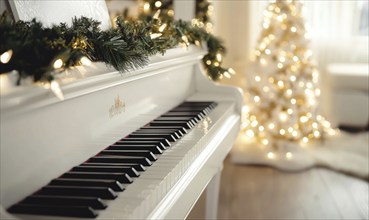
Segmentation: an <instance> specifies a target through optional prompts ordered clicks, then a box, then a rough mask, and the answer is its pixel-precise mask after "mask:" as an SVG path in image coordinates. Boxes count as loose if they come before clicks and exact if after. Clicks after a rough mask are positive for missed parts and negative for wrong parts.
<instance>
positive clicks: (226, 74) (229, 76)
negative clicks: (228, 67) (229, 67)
mask: <svg viewBox="0 0 369 220" xmlns="http://www.w3.org/2000/svg"><path fill="white" fill-rule="evenodd" d="M223 75H224V76H225V77H226V78H228V79H230V78H231V77H232V76H231V75H230V74H229V73H228V72H227V71H224V73H223Z"/></svg>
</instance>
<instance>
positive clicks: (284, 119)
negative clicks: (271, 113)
mask: <svg viewBox="0 0 369 220" xmlns="http://www.w3.org/2000/svg"><path fill="white" fill-rule="evenodd" d="M287 118H288V115H287V113H286V112H281V113H279V119H280V120H281V121H287Z"/></svg>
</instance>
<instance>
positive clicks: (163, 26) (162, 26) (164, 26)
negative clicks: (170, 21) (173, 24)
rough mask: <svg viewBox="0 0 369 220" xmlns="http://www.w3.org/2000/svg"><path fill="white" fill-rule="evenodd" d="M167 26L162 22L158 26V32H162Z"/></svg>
mask: <svg viewBox="0 0 369 220" xmlns="http://www.w3.org/2000/svg"><path fill="white" fill-rule="evenodd" d="M166 27H167V23H164V24H162V25H161V26H160V28H159V31H160V32H163V31H164V29H165V28H166Z"/></svg>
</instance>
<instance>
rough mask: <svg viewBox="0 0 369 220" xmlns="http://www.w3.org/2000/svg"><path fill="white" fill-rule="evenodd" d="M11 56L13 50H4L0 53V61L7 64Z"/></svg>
mask: <svg viewBox="0 0 369 220" xmlns="http://www.w3.org/2000/svg"><path fill="white" fill-rule="evenodd" d="M12 56H13V50H8V51H5V52H4V53H3V54H1V55H0V62H1V63H3V64H7V63H8V62H9V61H10V59H11V58H12Z"/></svg>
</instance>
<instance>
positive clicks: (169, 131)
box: [135, 127, 184, 138]
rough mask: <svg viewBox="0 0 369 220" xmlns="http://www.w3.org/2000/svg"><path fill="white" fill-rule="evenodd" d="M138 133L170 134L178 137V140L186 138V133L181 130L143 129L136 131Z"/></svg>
mask: <svg viewBox="0 0 369 220" xmlns="http://www.w3.org/2000/svg"><path fill="white" fill-rule="evenodd" d="M135 132H137V133H143V134H150V133H155V134H156V133H158V134H160V133H169V134H174V135H176V137H177V138H181V137H183V136H184V133H183V132H182V131H181V130H180V129H158V128H154V129H153V128H150V127H148V128H144V129H143V128H141V129H139V130H137V131H135Z"/></svg>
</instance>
